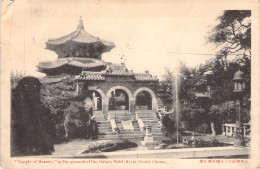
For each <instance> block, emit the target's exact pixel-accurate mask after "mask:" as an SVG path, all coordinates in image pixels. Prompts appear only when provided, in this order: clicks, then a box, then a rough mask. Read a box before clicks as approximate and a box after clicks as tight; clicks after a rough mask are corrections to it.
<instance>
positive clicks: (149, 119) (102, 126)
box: [94, 110, 163, 140]
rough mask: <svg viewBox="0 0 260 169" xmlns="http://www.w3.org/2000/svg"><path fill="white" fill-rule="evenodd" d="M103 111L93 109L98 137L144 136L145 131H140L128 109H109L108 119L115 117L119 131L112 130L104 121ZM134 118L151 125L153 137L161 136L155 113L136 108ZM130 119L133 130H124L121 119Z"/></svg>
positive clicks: (140, 137)
mask: <svg viewBox="0 0 260 169" xmlns="http://www.w3.org/2000/svg"><path fill="white" fill-rule="evenodd" d="M101 114H102V115H103V113H102V112H101V111H100V112H97V111H95V113H94V115H95V116H96V117H97V118H96V120H97V124H98V131H99V133H98V138H99V139H101V140H115V139H142V138H143V137H144V136H145V131H141V129H140V126H139V124H138V121H137V120H133V118H132V115H131V112H129V111H124V110H123V111H109V119H115V121H116V125H117V127H118V130H119V132H118V133H117V132H113V131H112V128H111V124H110V121H109V120H108V121H105V118H104V116H103V118H102V116H101ZM136 118H137V119H138V118H140V119H142V120H143V122H144V125H151V126H152V134H153V137H157V138H160V137H162V136H163V133H162V131H161V127H160V124H159V122H158V119H157V117H156V115H155V113H154V112H153V111H151V110H138V111H137V112H136ZM126 120H131V121H132V125H133V127H134V130H126V129H124V128H123V126H122V123H121V121H126Z"/></svg>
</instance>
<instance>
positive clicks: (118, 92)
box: [109, 89, 129, 110]
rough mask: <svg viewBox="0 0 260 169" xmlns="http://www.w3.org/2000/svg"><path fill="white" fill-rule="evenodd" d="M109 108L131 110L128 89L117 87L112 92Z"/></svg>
mask: <svg viewBox="0 0 260 169" xmlns="http://www.w3.org/2000/svg"><path fill="white" fill-rule="evenodd" d="M109 110H129V97H128V95H127V93H126V91H124V90H122V89H115V90H113V91H112V92H111V93H110V95H109Z"/></svg>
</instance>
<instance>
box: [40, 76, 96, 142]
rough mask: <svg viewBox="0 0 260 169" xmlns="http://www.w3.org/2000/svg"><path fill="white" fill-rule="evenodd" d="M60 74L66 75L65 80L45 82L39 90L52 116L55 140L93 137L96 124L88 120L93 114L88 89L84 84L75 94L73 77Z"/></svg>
mask: <svg viewBox="0 0 260 169" xmlns="http://www.w3.org/2000/svg"><path fill="white" fill-rule="evenodd" d="M62 76H66V80H64V81H62V82H60V83H56V84H45V85H44V87H43V89H42V90H41V98H42V101H43V103H44V104H45V105H46V106H48V107H49V108H50V110H51V113H52V114H53V116H54V121H55V124H56V125H55V128H56V137H55V140H56V141H57V142H60V141H64V140H67V139H69V138H94V136H95V135H96V133H97V126H96V123H95V122H93V121H91V120H90V117H91V116H92V115H93V112H92V110H91V109H90V107H91V106H90V105H91V104H92V102H91V100H92V95H91V93H90V91H89V90H88V89H87V86H84V90H83V91H82V92H81V93H80V94H79V95H77V94H76V92H75V91H76V90H75V82H74V77H73V76H70V75H62ZM86 98H88V99H86Z"/></svg>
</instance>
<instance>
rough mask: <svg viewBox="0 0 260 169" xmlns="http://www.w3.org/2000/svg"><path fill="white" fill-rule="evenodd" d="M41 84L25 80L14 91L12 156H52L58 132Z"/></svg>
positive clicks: (36, 81) (32, 80)
mask: <svg viewBox="0 0 260 169" xmlns="http://www.w3.org/2000/svg"><path fill="white" fill-rule="evenodd" d="M40 89H41V83H40V81H39V80H38V79H37V78H34V77H24V78H22V79H21V80H19V81H18V84H17V86H16V87H15V88H14V89H12V102H11V103H12V104H11V107H12V109H11V155H13V156H14V155H33V154H50V153H51V152H52V151H54V148H53V143H54V142H53V137H54V136H55V133H54V131H55V129H54V123H53V118H52V115H51V114H50V110H49V109H48V108H47V107H45V106H44V105H43V104H42V102H41V100H40Z"/></svg>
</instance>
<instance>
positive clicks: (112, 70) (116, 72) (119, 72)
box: [106, 64, 134, 76]
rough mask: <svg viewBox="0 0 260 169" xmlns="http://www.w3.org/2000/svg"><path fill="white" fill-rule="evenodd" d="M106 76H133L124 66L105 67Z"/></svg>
mask: <svg viewBox="0 0 260 169" xmlns="http://www.w3.org/2000/svg"><path fill="white" fill-rule="evenodd" d="M106 75H111V76H134V73H133V72H132V71H129V70H128V69H127V68H126V66H125V65H122V64H121V65H117V64H112V65H107V69H106Z"/></svg>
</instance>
